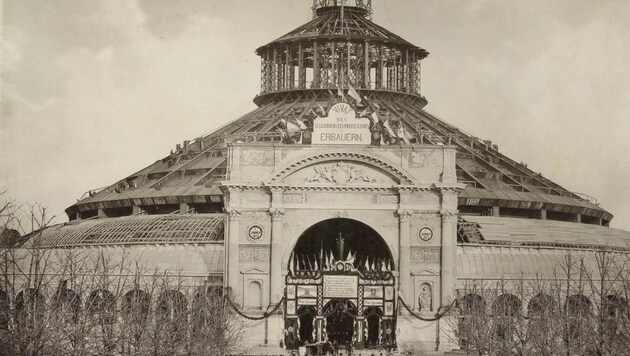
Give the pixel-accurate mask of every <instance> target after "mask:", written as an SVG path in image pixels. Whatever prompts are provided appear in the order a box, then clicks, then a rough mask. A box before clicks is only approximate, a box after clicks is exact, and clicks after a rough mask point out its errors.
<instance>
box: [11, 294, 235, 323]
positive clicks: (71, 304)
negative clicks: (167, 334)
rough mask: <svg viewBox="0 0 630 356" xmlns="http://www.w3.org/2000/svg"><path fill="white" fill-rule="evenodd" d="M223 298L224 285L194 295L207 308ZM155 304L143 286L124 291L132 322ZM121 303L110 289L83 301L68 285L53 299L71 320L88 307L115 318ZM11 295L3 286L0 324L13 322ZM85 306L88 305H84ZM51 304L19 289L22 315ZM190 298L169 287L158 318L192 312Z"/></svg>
mask: <svg viewBox="0 0 630 356" xmlns="http://www.w3.org/2000/svg"><path fill="white" fill-rule="evenodd" d="M221 299H223V288H221V287H215V286H211V287H208V288H207V289H206V290H204V289H201V290H200V291H198V292H197V293H195V294H194V296H193V304H192V308H193V309H194V310H201V311H202V310H204V309H208V308H207V307H208V306H209V307H210V308H212V307H214V306H216V305H217V304H218V303H217V301H219V300H221ZM150 305H151V296H150V295H149V293H147V292H145V291H143V290H141V289H133V290H131V291H128V292H127V293H125V294H124V295H122V298H121V301H120V312H121V315H122V316H123V318H126V319H127V320H128V321H132V322H142V321H144V320H145V319H146V318H147V316H148V314H149V312H150ZM117 306H118V302H117V298H116V296H115V295H114V294H113V293H112V292H110V291H109V290H106V289H97V290H94V291H92V292H91V293H90V294H89V295H88V296H87V299H86V302H85V304H84V303H83V302H82V300H81V297H80V296H79V294H77V293H76V292H74V291H73V290H71V289H68V288H59V289H58V290H57V292H55V294H54V295H53V297H52V299H51V302H50V307H52V308H50V309H53V310H61V309H63V310H65V311H67V312H69V314H70V318H71V320H74V321H76V318H78V315H79V313H80V312H81V311H82V310H84V311H85V312H86V314H89V315H93V316H98V317H100V318H101V320H103V321H105V322H109V323H112V322H114V313H115V311H116V307H117ZM9 308H10V298H9V296H8V294H7V293H6V292H5V291H3V290H2V289H0V328H7V327H8V323H9V310H10V309H9ZM83 308H85V309H83ZM45 309H48V308H47V300H46V298H45V297H44V296H43V294H42V293H40V292H39V291H38V290H36V289H34V288H29V289H26V290H23V291H21V292H19V293H18V294H17V295H16V298H15V310H16V312H17V314H16V315H17V316H18V318H19V317H20V315H21V314H24V313H26V312H28V313H37V312H43V311H44V310H45ZM188 310H189V309H188V301H187V298H186V296H185V295H184V294H183V293H182V292H180V291H177V290H167V291H164V292H163V293H161V294H160V295H159V297H158V298H157V300H156V304H155V313H156V317H157V318H158V320H161V321H170V322H174V321H178V320H182V319H186V318H187V316H188Z"/></svg>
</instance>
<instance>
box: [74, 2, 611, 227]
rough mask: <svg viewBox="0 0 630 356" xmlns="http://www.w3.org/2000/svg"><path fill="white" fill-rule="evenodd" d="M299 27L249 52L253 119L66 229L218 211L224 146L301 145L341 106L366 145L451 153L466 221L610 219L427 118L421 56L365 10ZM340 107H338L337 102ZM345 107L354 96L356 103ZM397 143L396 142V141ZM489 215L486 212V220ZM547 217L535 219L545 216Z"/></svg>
mask: <svg viewBox="0 0 630 356" xmlns="http://www.w3.org/2000/svg"><path fill="white" fill-rule="evenodd" d="M320 3H321V4H320V6H316V7H315V8H314V18H313V20H312V21H310V22H308V23H307V24H305V25H303V26H301V27H299V28H297V29H295V30H294V31H291V32H289V33H288V34H286V35H284V36H282V37H280V38H278V39H277V40H275V41H273V42H271V43H268V44H266V45H264V46H262V47H260V48H258V50H257V54H258V55H259V56H260V57H261V58H262V65H261V77H262V83H261V93H260V94H259V95H258V96H257V97H256V98H255V99H254V102H255V103H256V104H257V105H258V108H257V109H255V110H254V111H252V112H250V113H248V114H246V115H244V116H242V117H240V118H238V119H236V120H234V121H232V122H230V123H229V124H227V125H225V126H223V127H221V128H219V129H217V130H216V131H214V132H212V133H210V134H208V135H205V136H203V137H199V138H195V139H193V140H190V141H184V142H183V143H182V144H178V145H177V146H176V149H174V150H173V151H172V152H171V153H170V154H167V155H166V156H165V157H163V158H161V159H159V160H158V161H156V162H155V163H154V164H152V165H150V166H148V167H146V168H144V169H141V170H140V171H138V172H137V173H135V174H132V175H130V176H128V177H125V178H123V179H121V180H120V181H118V182H115V183H114V184H112V185H111V186H108V187H105V188H100V189H95V190H92V191H90V192H87V193H86V194H85V195H84V196H83V197H81V199H80V200H79V201H78V202H77V203H76V204H73V205H72V206H70V207H69V208H67V209H66V213H67V214H68V216H69V217H70V219H75V218H87V217H94V216H96V215H97V212H98V211H99V210H100V211H102V212H105V215H106V216H108V217H116V216H125V215H132V214H136V213H138V212H140V211H146V212H147V213H149V214H152V213H170V212H173V211H176V210H178V209H179V204H181V203H185V204H187V206H189V207H190V208H192V209H195V211H196V212H199V213H214V212H221V211H222V208H223V200H222V193H221V191H220V189H219V188H218V186H219V182H220V181H221V180H223V179H225V178H226V175H228V174H229V172H227V171H226V167H227V166H228V165H227V164H226V163H227V162H226V159H227V158H226V157H227V146H228V145H229V143H230V142H235V141H246V142H265V143H270V142H271V143H275V144H278V145H298V144H309V142H310V141H309V138H310V136H309V132H310V130H311V128H312V120H313V119H314V118H315V117H316V116H317V115H324V113H326V112H327V111H328V110H329V108H330V107H331V106H332V105H334V104H335V103H336V102H339V101H341V100H344V101H347V102H349V103H351V104H352V105H354V106H355V109H356V112H357V113H361V114H363V115H365V116H366V117H372V118H375V119H374V124H373V127H372V130H373V132H376V133H377V136H378V138H377V139H376V140H374V137H373V144H375V145H401V146H404V145H453V146H455V147H457V176H458V181H459V182H460V183H465V184H466V188H465V189H464V190H463V192H462V194H461V195H460V197H459V210H460V212H462V213H464V214H474V215H497V212H496V210H497V209H498V210H500V214H501V215H502V216H515V217H529V218H541V217H542V218H547V219H552V220H563V221H575V222H582V223H591V224H598V225H600V224H601V225H607V224H608V223H609V222H610V220H611V219H612V215H611V214H610V213H609V212H607V211H606V210H604V209H602V208H601V207H600V206H599V205H598V204H597V202H596V201H595V200H594V199H592V198H590V197H588V196H585V195H583V194H578V193H574V192H571V191H568V190H567V189H564V188H563V187H562V186H561V185H559V184H557V183H555V182H552V181H551V180H549V179H547V178H545V177H544V176H543V175H541V174H539V173H537V172H536V171H534V170H532V169H530V168H528V166H527V165H526V164H524V163H522V162H516V161H514V160H512V159H510V158H508V157H506V156H505V155H503V154H502V153H501V152H500V151H499V149H498V147H497V146H496V145H494V144H492V142H491V141H489V140H482V139H479V138H477V137H475V136H473V135H471V134H469V133H466V132H464V131H462V130H460V129H458V128H457V127H455V126H453V125H451V124H449V123H448V122H446V121H444V120H441V119H440V118H438V117H436V116H434V115H432V114H430V113H429V112H427V111H425V110H424V107H425V106H426V104H427V100H426V99H425V98H424V96H422V94H421V90H420V89H421V88H420V62H421V60H422V59H424V58H425V57H426V56H427V55H428V53H427V52H426V51H425V50H424V49H422V48H420V47H417V46H414V45H412V44H411V43H409V42H407V41H405V40H404V39H402V38H400V37H398V36H396V35H394V34H393V33H391V32H389V31H387V30H386V29H384V28H382V27H380V26H378V25H376V24H375V23H373V22H372V21H371V20H370V19H369V14H370V11H371V9H369V8H366V7H365V6H362V4H363V2H360V1H357V6H345V7H340V6H330V4H329V2H327V1H320ZM342 96H343V97H342ZM352 97H355V98H354V99H353V98H352ZM400 133H402V134H400ZM493 209H495V211H493ZM542 215H544V216H542Z"/></svg>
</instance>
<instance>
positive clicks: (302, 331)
mask: <svg viewBox="0 0 630 356" xmlns="http://www.w3.org/2000/svg"><path fill="white" fill-rule="evenodd" d="M315 314H316V311H315V308H313V307H300V309H298V320H299V323H300V325H299V334H298V335H299V338H300V345H304V344H312V343H313V341H314V340H315V337H314V335H313V331H314V328H313V321H314V319H315Z"/></svg>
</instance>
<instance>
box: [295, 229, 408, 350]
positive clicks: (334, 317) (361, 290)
mask: <svg viewBox="0 0 630 356" xmlns="http://www.w3.org/2000/svg"><path fill="white" fill-rule="evenodd" d="M291 256H292V257H291V258H289V261H288V268H287V269H288V273H287V277H286V281H285V282H286V286H287V287H286V290H285V298H287V313H286V314H285V326H286V329H287V330H290V332H291V334H290V335H287V338H286V339H287V345H290V346H289V347H291V348H295V346H296V345H297V344H300V342H298V343H297V344H296V342H295V340H294V339H295V337H297V336H298V335H297V334H298V333H297V332H298V331H299V336H300V337H301V339H308V336H307V335H306V334H305V332H308V331H310V330H308V331H303V330H302V329H303V327H302V326H303V325H302V324H304V322H307V323H308V322H309V321H310V320H314V329H313V336H314V337H315V338H314V342H315V344H317V345H320V346H322V347H323V345H327V346H326V347H332V348H334V349H335V350H342V349H345V350H351V349H353V348H359V349H362V348H364V347H375V348H378V347H386V348H389V349H391V348H395V335H391V337H389V338H387V340H386V339H385V338H381V337H380V333H381V330H385V329H388V330H393V329H392V326H393V325H395V323H396V317H397V316H396V313H395V305H396V281H395V277H394V273H393V271H394V269H395V263H394V259H393V258H392V254H391V252H390V249H389V247H388V244H387V243H386V241H385V239H384V238H383V237H382V236H381V235H380V234H378V233H377V232H376V231H375V230H374V229H372V228H371V227H370V226H368V225H367V224H365V223H362V222H360V221H357V220H353V219H348V218H333V219H326V220H323V221H319V222H318V223H315V224H313V225H312V226H310V227H309V228H308V229H306V230H304V232H303V233H302V234H301V235H300V237H299V238H298V239H297V242H296V244H295V246H294V248H293V249H292V254H291ZM311 306H312V308H311ZM305 310H311V311H312V310H314V311H315V312H316V313H315V315H314V319H310V316H309V318H305V315H306V314H307V313H305V312H304V311H305ZM374 310H378V312H376V314H375V312H374ZM375 315H376V317H375ZM368 317H370V321H371V323H372V325H371V326H372V333H371V334H370V336H371V338H370V340H369V343H367V342H366V341H368V340H366V335H365V331H366V330H367V329H366V327H368V326H369V325H367V324H366V322H367V321H368V320H367V318H368ZM298 325H299V326H298ZM302 334H304V335H302ZM301 342H302V343H303V344H305V345H313V344H310V343H304V340H302V341H301Z"/></svg>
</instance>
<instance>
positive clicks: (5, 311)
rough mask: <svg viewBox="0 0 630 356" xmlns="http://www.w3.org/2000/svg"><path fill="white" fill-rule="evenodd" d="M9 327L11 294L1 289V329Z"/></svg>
mask: <svg viewBox="0 0 630 356" xmlns="http://www.w3.org/2000/svg"><path fill="white" fill-rule="evenodd" d="M8 327H9V295H8V294H7V293H6V292H5V291H3V290H2V289H0V329H6V328H8Z"/></svg>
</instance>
